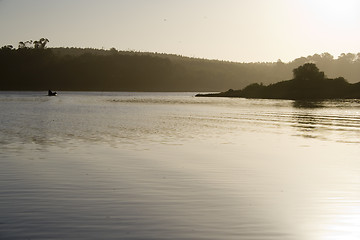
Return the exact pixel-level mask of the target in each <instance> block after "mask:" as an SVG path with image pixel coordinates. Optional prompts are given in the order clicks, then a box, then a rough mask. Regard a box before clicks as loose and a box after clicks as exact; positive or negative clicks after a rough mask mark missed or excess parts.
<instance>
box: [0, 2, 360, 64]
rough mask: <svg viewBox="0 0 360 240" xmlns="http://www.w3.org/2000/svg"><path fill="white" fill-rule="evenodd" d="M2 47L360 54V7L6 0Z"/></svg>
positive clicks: (243, 55)
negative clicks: (44, 43) (45, 42)
mask: <svg viewBox="0 0 360 240" xmlns="http://www.w3.org/2000/svg"><path fill="white" fill-rule="evenodd" d="M0 34H1V35H0V36H1V37H0V45H1V46H3V45H6V44H12V45H14V46H17V43H18V42H19V41H25V40H30V39H32V40H37V39H40V38H41V37H46V38H48V39H49V40H50V43H49V46H50V47H62V46H63V47H94V48H102V47H103V48H105V49H109V48H111V47H115V48H116V49H118V50H136V51H150V52H164V53H174V54H180V55H185V56H191V57H200V58H210V59H221V60H230V61H239V62H250V61H255V62H256V61H276V60H277V59H281V60H283V61H285V62H286V61H291V60H293V59H295V58H297V57H300V56H308V55H313V54H315V53H323V52H329V53H331V54H333V55H334V56H335V57H337V56H338V55H339V54H340V53H342V52H346V53H347V52H353V53H357V52H360V1H359V0H101V1H100V0H56V1H55V0H0Z"/></svg>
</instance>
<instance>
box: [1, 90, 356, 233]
mask: <svg viewBox="0 0 360 240" xmlns="http://www.w3.org/2000/svg"><path fill="white" fill-rule="evenodd" d="M45 95H46V93H42V92H20V93H19V92H0V111H1V115H0V133H1V134H0V166H1V167H0V196H1V197H0V213H1V214H0V239H306V240H307V239H310V240H318V239H319V240H320V239H321V240H322V239H359V238H360V230H359V229H360V192H359V191H358V189H360V177H359V172H360V171H359V170H360V162H359V161H358V159H359V157H358V156H359V154H360V148H359V143H360V102H359V101H357V100H336V101H321V102H308V101H289V100H256V99H238V98H236V99H229V98H195V97H194V95H195V94H193V93H125V92H123V93H99V92H92V93H79V92H63V93H60V94H59V96H57V97H47V96H45Z"/></svg>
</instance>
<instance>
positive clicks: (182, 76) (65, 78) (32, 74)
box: [0, 47, 360, 92]
mask: <svg viewBox="0 0 360 240" xmlns="http://www.w3.org/2000/svg"><path fill="white" fill-rule="evenodd" d="M359 56H360V54H357V55H355V54H343V55H341V56H340V57H339V58H338V59H334V58H333V57H332V56H331V55H329V54H322V55H313V56H309V57H307V58H299V59H295V60H294V61H292V62H290V63H283V62H281V61H278V62H276V63H235V62H227V61H218V60H206V59H198V58H189V57H183V56H178V55H172V54H161V53H143V52H133V51H117V50H116V49H111V50H101V49H81V48H47V49H46V48H45V49H34V48H26V47H25V48H19V49H13V48H9V47H3V48H1V49H0V82H1V84H0V90H47V89H54V90H57V91H61V90H74V91H199V92H201V91H224V90H226V89H229V88H236V89H241V88H243V87H245V86H247V85H249V84H251V83H255V82H262V83H263V84H271V83H274V82H277V81H279V80H281V79H289V78H291V70H292V69H294V68H296V67H298V66H300V65H302V64H304V63H306V62H316V63H317V65H318V66H319V68H320V69H322V70H324V71H326V72H328V74H329V77H337V76H344V77H345V78H346V79H348V80H349V82H357V81H359V80H360V58H359Z"/></svg>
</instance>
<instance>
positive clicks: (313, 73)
mask: <svg viewBox="0 0 360 240" xmlns="http://www.w3.org/2000/svg"><path fill="white" fill-rule="evenodd" d="M293 74H294V79H295V80H302V81H304V80H323V79H325V74H324V72H320V71H319V68H318V67H317V66H316V65H315V64H314V63H305V64H304V65H302V66H300V67H298V68H295V69H294V70H293Z"/></svg>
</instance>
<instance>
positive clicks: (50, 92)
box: [48, 90, 57, 96]
mask: <svg viewBox="0 0 360 240" xmlns="http://www.w3.org/2000/svg"><path fill="white" fill-rule="evenodd" d="M56 95H57V93H56V92H52V91H51V90H49V91H48V96H56Z"/></svg>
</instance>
